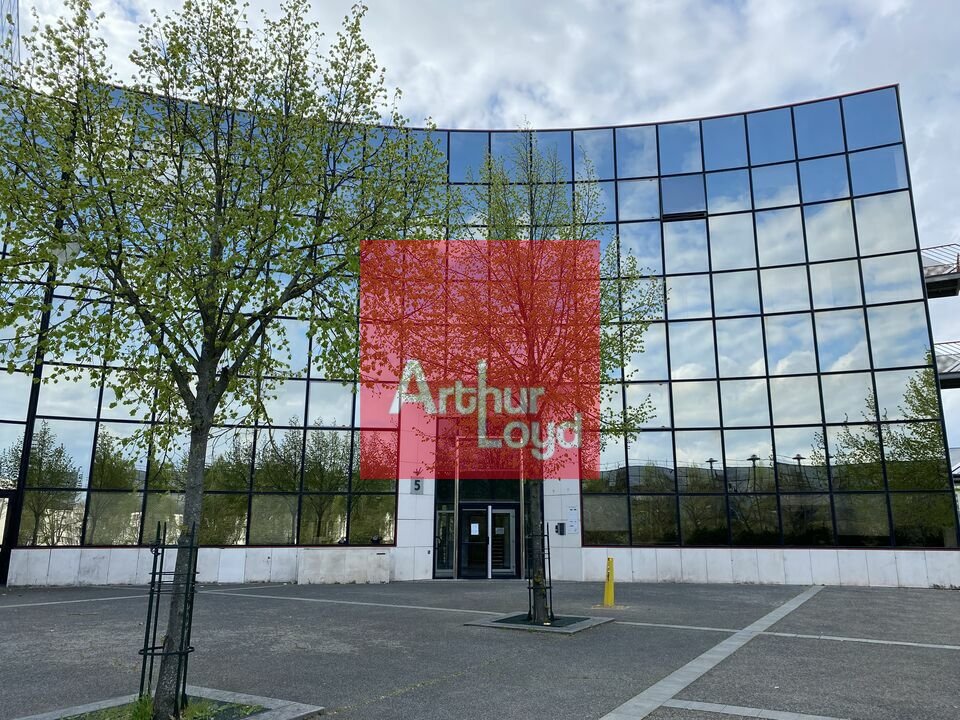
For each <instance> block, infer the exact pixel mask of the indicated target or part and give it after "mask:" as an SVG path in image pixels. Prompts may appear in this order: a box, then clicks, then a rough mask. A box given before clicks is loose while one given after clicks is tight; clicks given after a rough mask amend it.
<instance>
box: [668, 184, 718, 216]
mask: <svg viewBox="0 0 960 720" xmlns="http://www.w3.org/2000/svg"><path fill="white" fill-rule="evenodd" d="M660 194H661V196H662V198H663V214H664V215H670V214H673V213H688V212H703V211H705V210H706V209H707V203H706V200H705V199H704V196H703V175H681V176H678V177H665V178H662V179H661V180H660Z"/></svg>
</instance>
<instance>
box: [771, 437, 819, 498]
mask: <svg viewBox="0 0 960 720" xmlns="http://www.w3.org/2000/svg"><path fill="white" fill-rule="evenodd" d="M773 435H774V442H776V444H777V473H778V482H779V483H780V490H781V491H784V490H796V491H799V492H808V491H817V490H824V491H826V490H829V489H830V483H829V480H828V479H827V478H828V476H827V464H826V460H825V458H824V453H823V428H822V427H820V426H819V425H818V426H815V427H799V428H777V429H776V430H775V431H774V433H773Z"/></svg>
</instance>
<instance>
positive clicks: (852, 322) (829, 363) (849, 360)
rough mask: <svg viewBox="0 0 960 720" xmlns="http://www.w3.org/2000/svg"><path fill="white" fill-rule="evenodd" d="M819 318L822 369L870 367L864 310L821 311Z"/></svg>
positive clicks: (819, 345)
mask: <svg viewBox="0 0 960 720" xmlns="http://www.w3.org/2000/svg"><path fill="white" fill-rule="evenodd" d="M816 318H817V351H818V353H819V355H820V371H821V372H841V371H843V370H863V369H867V368H869V367H870V358H869V357H868V355H867V328H866V325H865V324H864V321H863V312H862V311H861V310H837V311H834V312H818V313H817V314H816Z"/></svg>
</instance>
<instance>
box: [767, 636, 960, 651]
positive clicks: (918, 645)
mask: <svg viewBox="0 0 960 720" xmlns="http://www.w3.org/2000/svg"><path fill="white" fill-rule="evenodd" d="M760 634H761V635H772V636H774V637H786V638H801V639H803V640H833V641H835V642H853V643H868V644H870V645H898V646H903V647H916V648H930V649H932V650H960V645H939V644H937V643H921V642H907V641H906V640H877V639H875V638H858V637H845V636H843V635H804V634H802V633H786V632H764V633H760Z"/></svg>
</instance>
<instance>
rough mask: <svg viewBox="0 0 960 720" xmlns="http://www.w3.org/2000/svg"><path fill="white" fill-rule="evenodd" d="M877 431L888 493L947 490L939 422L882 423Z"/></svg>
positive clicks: (946, 469)
mask: <svg viewBox="0 0 960 720" xmlns="http://www.w3.org/2000/svg"><path fill="white" fill-rule="evenodd" d="M880 431H881V433H882V437H883V458H884V460H885V461H886V467H887V485H888V486H889V488H890V489H891V490H950V484H951V473H950V468H949V465H948V463H947V453H946V452H945V450H944V447H943V428H942V426H941V425H940V423H939V422H911V423H884V424H883V425H881V426H880Z"/></svg>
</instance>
